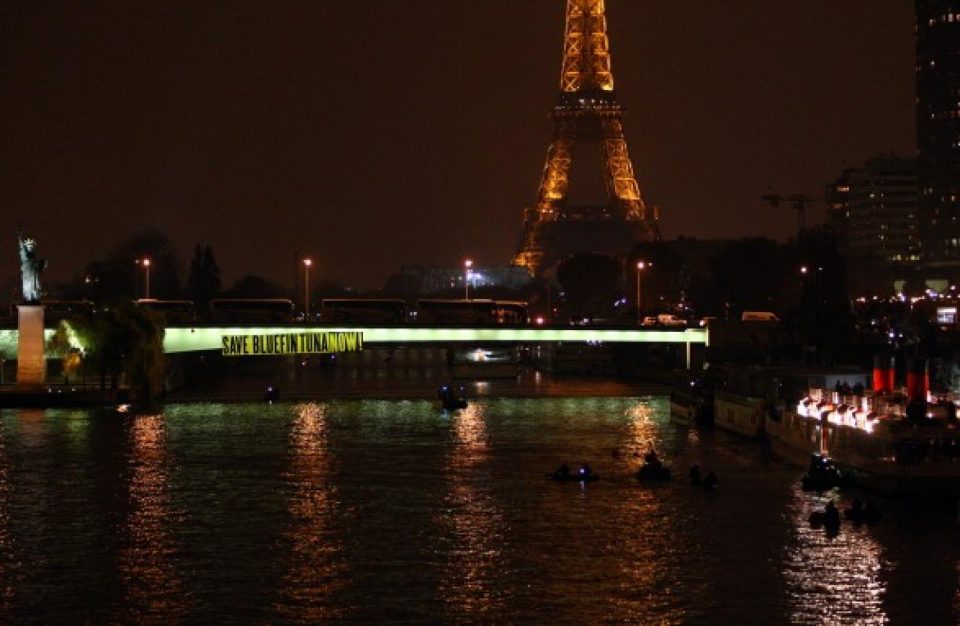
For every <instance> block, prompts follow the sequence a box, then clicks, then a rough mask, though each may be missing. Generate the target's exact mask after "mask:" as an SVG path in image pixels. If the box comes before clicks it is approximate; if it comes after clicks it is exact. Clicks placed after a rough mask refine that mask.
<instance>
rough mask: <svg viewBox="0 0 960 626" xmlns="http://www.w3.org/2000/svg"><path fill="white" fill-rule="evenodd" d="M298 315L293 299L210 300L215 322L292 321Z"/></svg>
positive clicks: (211, 314)
mask: <svg viewBox="0 0 960 626" xmlns="http://www.w3.org/2000/svg"><path fill="white" fill-rule="evenodd" d="M295 319H296V316H295V312H294V308H293V301H292V300H287V299H283V298H217V299H214V300H211V301H210V321H212V322H215V323H234V324H260V323H290V322H293V321H295Z"/></svg>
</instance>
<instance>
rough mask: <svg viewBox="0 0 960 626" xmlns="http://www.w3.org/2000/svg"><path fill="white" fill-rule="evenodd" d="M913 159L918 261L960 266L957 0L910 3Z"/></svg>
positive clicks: (959, 29)
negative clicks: (914, 80)
mask: <svg viewBox="0 0 960 626" xmlns="http://www.w3.org/2000/svg"><path fill="white" fill-rule="evenodd" d="M916 16H917V26H916V29H917V147H918V151H917V156H918V164H919V174H920V178H919V186H920V190H919V198H918V202H919V208H920V215H921V218H922V219H921V228H922V232H921V236H922V240H923V253H924V258H925V259H926V260H927V261H928V262H929V263H931V264H933V265H937V264H950V265H955V264H958V263H960V0H916Z"/></svg>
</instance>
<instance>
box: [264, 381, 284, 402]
mask: <svg viewBox="0 0 960 626" xmlns="http://www.w3.org/2000/svg"><path fill="white" fill-rule="evenodd" d="M263 401H264V402H270V403H273V402H279V401H280V388H279V387H274V386H273V385H270V386H269V387H267V391H266V393H264V394H263Z"/></svg>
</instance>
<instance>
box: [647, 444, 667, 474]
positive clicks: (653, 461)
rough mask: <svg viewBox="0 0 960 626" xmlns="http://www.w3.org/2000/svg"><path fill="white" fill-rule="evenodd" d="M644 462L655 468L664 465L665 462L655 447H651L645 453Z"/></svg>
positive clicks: (657, 468)
mask: <svg viewBox="0 0 960 626" xmlns="http://www.w3.org/2000/svg"><path fill="white" fill-rule="evenodd" d="M643 462H644V463H646V464H647V465H649V466H650V467H652V468H653V469H655V470H659V469H661V468H662V467H663V462H662V461H661V460H660V457H659V456H657V451H656V450H655V449H653V448H650V451H649V452H647V453H646V454H644V455H643Z"/></svg>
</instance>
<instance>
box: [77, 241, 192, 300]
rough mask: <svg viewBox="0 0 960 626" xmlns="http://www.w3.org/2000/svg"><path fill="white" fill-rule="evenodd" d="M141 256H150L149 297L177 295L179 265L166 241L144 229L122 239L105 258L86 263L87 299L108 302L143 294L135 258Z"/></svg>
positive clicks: (142, 274) (141, 273)
mask: <svg viewBox="0 0 960 626" xmlns="http://www.w3.org/2000/svg"><path fill="white" fill-rule="evenodd" d="M145 258H148V259H150V296H151V297H153V298H160V299H175V298H177V297H179V296H180V281H179V278H178V277H177V275H178V267H179V264H178V262H177V258H176V255H175V254H174V253H173V247H172V245H171V243H170V240H169V238H168V237H167V236H166V235H165V234H163V233H162V232H160V231H159V230H148V231H144V232H142V233H140V234H138V235H135V236H133V237H131V238H129V239H127V240H125V241H122V242H121V243H120V244H118V245H117V246H116V247H115V248H114V249H113V250H112V251H111V252H110V254H109V255H108V256H107V257H106V258H104V259H97V260H95V261H92V262H91V263H89V264H88V265H87V268H86V272H85V275H84V277H83V283H84V286H85V288H86V291H87V294H88V296H89V297H90V299H92V300H95V301H97V302H109V301H111V300H115V299H121V298H122V299H130V300H132V299H135V298H141V297H143V295H144V293H145V291H146V290H145V282H146V272H145V271H144V269H143V266H142V265H139V264H138V263H137V261H138V260H141V259H145Z"/></svg>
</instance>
